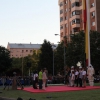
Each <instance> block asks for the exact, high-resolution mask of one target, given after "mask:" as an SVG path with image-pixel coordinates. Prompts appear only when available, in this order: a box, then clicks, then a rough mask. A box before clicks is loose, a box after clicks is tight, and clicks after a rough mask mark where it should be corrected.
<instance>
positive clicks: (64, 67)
mask: <svg viewBox="0 0 100 100" xmlns="http://www.w3.org/2000/svg"><path fill="white" fill-rule="evenodd" d="M55 35H56V36H57V35H59V34H55ZM59 36H60V35H59ZM63 38H64V68H65V66H66V56H65V51H66V50H65V39H66V36H64V37H63ZM64 74H65V73H64Z"/></svg>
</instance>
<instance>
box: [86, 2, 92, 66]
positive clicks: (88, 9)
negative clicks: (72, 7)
mask: <svg viewBox="0 0 100 100" xmlns="http://www.w3.org/2000/svg"><path fill="white" fill-rule="evenodd" d="M86 10H87V29H88V30H87V33H88V35H87V36H88V37H87V40H88V41H87V42H88V44H87V45H88V46H87V49H88V51H87V52H88V66H89V64H90V63H91V60H90V0H86Z"/></svg>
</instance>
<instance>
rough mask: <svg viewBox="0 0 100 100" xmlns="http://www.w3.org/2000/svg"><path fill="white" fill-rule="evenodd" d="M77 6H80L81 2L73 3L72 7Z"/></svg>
mask: <svg viewBox="0 0 100 100" xmlns="http://www.w3.org/2000/svg"><path fill="white" fill-rule="evenodd" d="M75 6H77V7H79V6H80V3H79V2H74V3H72V8H73V7H75Z"/></svg>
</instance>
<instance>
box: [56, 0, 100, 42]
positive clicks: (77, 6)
mask: <svg viewBox="0 0 100 100" xmlns="http://www.w3.org/2000/svg"><path fill="white" fill-rule="evenodd" d="M88 1H89V4H88V5H89V13H88V14H89V17H90V18H89V19H90V30H95V31H98V32H100V0H88ZM83 2H84V0H59V1H58V4H59V8H60V40H63V37H64V36H67V37H69V36H70V34H76V33H77V32H79V31H80V30H84V10H83V8H84V7H83Z"/></svg>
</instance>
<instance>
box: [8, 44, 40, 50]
mask: <svg viewBox="0 0 100 100" xmlns="http://www.w3.org/2000/svg"><path fill="white" fill-rule="evenodd" d="M8 46H9V48H20V49H21V48H22V49H24V48H27V49H30V48H31V49H32V48H33V49H40V47H41V44H22V43H8Z"/></svg>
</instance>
